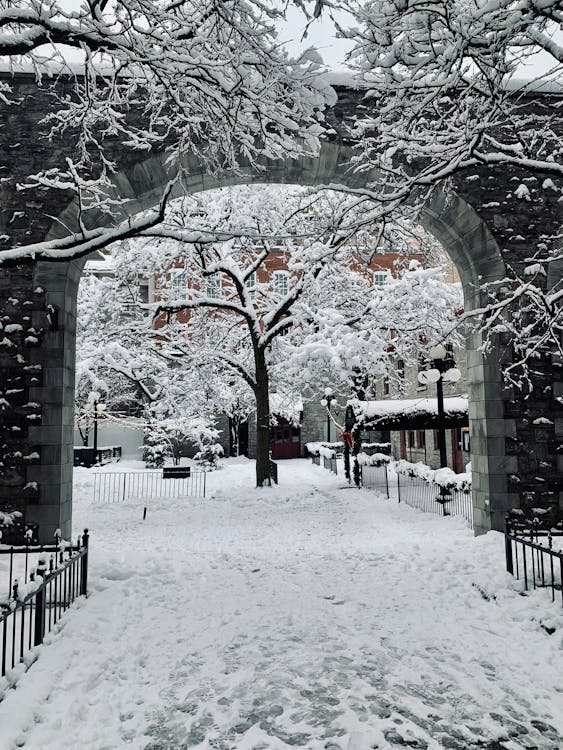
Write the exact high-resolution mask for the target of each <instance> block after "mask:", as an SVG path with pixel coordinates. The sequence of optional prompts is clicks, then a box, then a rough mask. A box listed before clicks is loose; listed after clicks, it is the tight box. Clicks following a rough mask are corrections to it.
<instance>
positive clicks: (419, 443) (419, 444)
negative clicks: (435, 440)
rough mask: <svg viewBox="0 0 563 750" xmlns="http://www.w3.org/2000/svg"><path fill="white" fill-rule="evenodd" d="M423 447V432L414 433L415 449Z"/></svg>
mask: <svg viewBox="0 0 563 750" xmlns="http://www.w3.org/2000/svg"><path fill="white" fill-rule="evenodd" d="M425 445H426V438H425V435H424V430H417V431H416V447H417V448H424V446H425Z"/></svg>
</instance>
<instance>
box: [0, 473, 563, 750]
mask: <svg viewBox="0 0 563 750" xmlns="http://www.w3.org/2000/svg"><path fill="white" fill-rule="evenodd" d="M279 467H280V480H281V485H280V487H278V488H274V489H272V490H255V489H249V487H252V472H253V465H252V464H251V463H250V462H246V461H243V460H240V461H238V462H237V461H230V462H227V466H226V467H225V468H224V469H223V470H221V471H219V472H216V473H214V474H212V475H211V476H210V481H209V482H208V490H209V492H208V497H207V498H206V499H195V500H187V501H186V500H183V501H179V500H174V501H168V502H167V501H158V502H156V503H154V504H153V505H152V506H151V507H149V509H148V515H147V520H146V521H144V522H143V520H142V508H141V507H139V506H136V505H133V504H130V503H128V504H123V505H122V504H115V505H91V504H90V501H89V493H90V491H91V481H92V480H91V473H90V474H89V473H88V471H87V470H79V471H78V473H77V488H78V489H77V495H78V497H77V500H76V507H75V531H76V533H77V532H78V531H80V530H81V528H82V527H84V526H88V527H89V528H90V530H91V544H92V548H91V557H92V562H91V595H90V597H89V598H88V600H87V601H81V602H79V603H78V605H77V606H76V607H75V609H74V610H73V611H71V612H70V613H68V614H67V615H66V616H65V618H64V624H63V628H62V632H60V633H57V634H55V635H54V636H53V637H52V639H51V641H52V642H51V643H50V645H49V646H48V647H44V648H42V649H41V652H40V655H39V659H38V660H37V662H36V663H35V664H34V665H33V666H32V667H31V669H30V670H29V671H28V672H27V674H25V675H24V676H23V677H22V678H21V679H20V681H19V682H18V684H17V686H16V688H15V689H14V690H10V691H7V692H6V695H5V697H4V700H3V701H2V702H0V748H1V749H2V750H6V749H7V748H9V749H10V750H11V749H12V748H15V747H23V748H26V749H27V750H67V749H72V750H82V749H84V748H86V749H88V750H118V749H119V748H134V749H136V748H139V749H141V748H143V749H144V750H196V749H197V750H199V749H200V748H201V749H203V748H209V749H211V748H213V749H214V750H230V749H235V748H237V749H238V748H240V750H251V749H252V750H282V749H287V748H296V747H297V748H308V749H310V750H321V748H322V749H323V750H372V749H373V748H377V749H378V750H384V749H386V748H400V747H405V746H407V747H413V748H459V749H460V750H470V749H473V748H475V749H476V748H489V750H501V749H502V748H506V749H509V750H524V749H525V748H536V749H537V750H561V748H562V747H563V684H562V682H561V674H562V671H561V668H562V666H563V664H562V657H561V645H562V633H563V614H562V612H561V608H560V607H559V606H558V605H557V604H555V605H554V604H552V603H551V601H550V600H549V599H548V597H547V594H545V592H536V593H535V594H533V595H532V596H529V597H523V596H519V595H518V593H517V585H516V584H515V583H514V582H513V581H512V579H510V578H509V577H508V576H507V575H506V574H505V573H504V572H503V564H504V560H503V545H502V537H501V536H500V535H498V534H488V535H486V536H485V537H480V538H478V539H474V538H473V536H472V534H471V532H470V531H469V530H468V529H467V528H465V526H464V525H463V522H462V520H461V519H458V518H446V519H444V518H441V517H437V516H434V515H425V514H423V513H421V512H418V511H416V510H413V509H412V508H409V507H406V506H404V505H397V504H395V503H393V502H390V501H387V500H383V499H381V498H378V497H376V496H375V494H374V493H372V492H368V491H358V490H355V489H350V488H348V487H346V486H345V484H344V482H343V480H342V478H339V477H335V476H334V475H332V474H330V473H329V472H328V471H325V470H324V469H321V468H319V467H314V466H312V465H311V464H309V463H308V462H306V461H301V460H297V461H291V462H280V463H279ZM551 628H556V629H555V632H554V633H553V634H552V635H549V634H548V632H547V630H548V629H549V630H551Z"/></svg>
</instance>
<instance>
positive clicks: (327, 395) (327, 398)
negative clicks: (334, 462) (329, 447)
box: [321, 387, 336, 443]
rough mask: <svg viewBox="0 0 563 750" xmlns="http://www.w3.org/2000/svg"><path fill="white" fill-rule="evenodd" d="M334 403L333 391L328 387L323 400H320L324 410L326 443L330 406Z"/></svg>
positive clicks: (328, 435) (328, 433)
mask: <svg viewBox="0 0 563 750" xmlns="http://www.w3.org/2000/svg"><path fill="white" fill-rule="evenodd" d="M333 401H336V396H333V390H332V388H330V387H327V388H325V395H324V398H322V399H321V406H324V407H325V408H326V441H327V443H330V405H331V403H333Z"/></svg>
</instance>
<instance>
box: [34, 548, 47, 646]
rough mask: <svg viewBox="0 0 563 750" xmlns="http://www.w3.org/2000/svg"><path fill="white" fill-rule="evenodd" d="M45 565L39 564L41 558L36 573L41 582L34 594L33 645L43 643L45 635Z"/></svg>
mask: <svg viewBox="0 0 563 750" xmlns="http://www.w3.org/2000/svg"><path fill="white" fill-rule="evenodd" d="M46 568H47V566H43V565H41V560H40V561H39V563H38V564H37V573H36V575H39V576H41V578H42V583H41V585H40V586H39V588H38V589H37V592H36V594H35V626H34V633H33V645H34V646H40V645H41V644H42V643H43V637H44V635H45V590H46V585H45V579H46V577H47V569H46Z"/></svg>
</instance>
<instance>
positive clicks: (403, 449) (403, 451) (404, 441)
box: [401, 430, 407, 461]
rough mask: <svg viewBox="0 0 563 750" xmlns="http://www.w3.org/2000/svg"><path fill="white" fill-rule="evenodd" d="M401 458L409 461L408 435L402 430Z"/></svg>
mask: <svg viewBox="0 0 563 750" xmlns="http://www.w3.org/2000/svg"><path fill="white" fill-rule="evenodd" d="M401 458H402V459H403V461H406V460H407V433H406V432H405V431H404V430H401Z"/></svg>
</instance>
